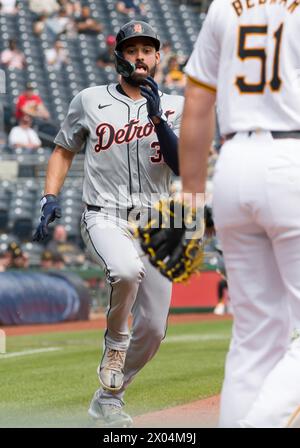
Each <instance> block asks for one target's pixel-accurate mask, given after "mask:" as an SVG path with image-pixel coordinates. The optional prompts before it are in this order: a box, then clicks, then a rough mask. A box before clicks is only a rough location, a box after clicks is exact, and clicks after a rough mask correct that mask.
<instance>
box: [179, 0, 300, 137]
mask: <svg viewBox="0 0 300 448" xmlns="http://www.w3.org/2000/svg"><path fill="white" fill-rule="evenodd" d="M299 39H300V1H299V0H214V1H213V3H212V5H211V7H210V9H209V12H208V14H207V17H206V20H205V22H204V24H203V27H202V30H201V32H200V34H199V36H198V39H197V42H196V44H195V48H194V51H193V53H192V55H191V57H190V59H189V61H188V64H187V66H186V69H185V71H186V73H187V75H188V76H189V77H191V78H192V79H194V80H195V81H196V82H199V83H200V84H202V85H203V86H206V87H208V88H209V89H212V90H216V91H217V108H218V118H219V124H220V130H221V133H222V134H223V135H224V134H228V133H231V132H238V131H251V130H259V129H262V130H273V131H287V130H300V45H299Z"/></svg>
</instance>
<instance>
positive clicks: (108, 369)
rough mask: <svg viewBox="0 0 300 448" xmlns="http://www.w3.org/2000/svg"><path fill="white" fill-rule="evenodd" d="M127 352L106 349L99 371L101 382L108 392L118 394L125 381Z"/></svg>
mask: <svg viewBox="0 0 300 448" xmlns="http://www.w3.org/2000/svg"><path fill="white" fill-rule="evenodd" d="M125 358H126V352H124V351H120V350H114V349H111V348H106V349H105V352H104V355H103V358H102V361H101V364H100V365H99V367H98V369H97V373H98V377H99V381H100V383H101V385H102V387H103V388H104V389H106V390H110V391H112V392H116V391H118V390H120V389H121V387H122V386H123V381H124V364H125Z"/></svg>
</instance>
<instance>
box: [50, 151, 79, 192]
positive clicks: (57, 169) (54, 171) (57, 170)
mask: <svg viewBox="0 0 300 448" xmlns="http://www.w3.org/2000/svg"><path fill="white" fill-rule="evenodd" d="M75 154H76V153H75V152H71V151H67V150H66V149H65V148H62V147H61V146H58V145H57V146H56V147H55V149H54V151H53V152H52V154H51V157H50V159H49V162H48V167H47V174H46V180H45V190H44V194H45V195H46V194H52V195H55V196H57V195H58V194H59V192H60V190H61V188H62V186H63V184H64V181H65V178H66V176H67V174H68V171H69V169H70V167H71V165H72V161H73V159H74V156H75Z"/></svg>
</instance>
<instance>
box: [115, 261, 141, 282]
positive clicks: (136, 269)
mask: <svg viewBox="0 0 300 448" xmlns="http://www.w3.org/2000/svg"><path fill="white" fill-rule="evenodd" d="M143 276H144V268H143V264H142V263H140V262H139V261H138V260H137V261H135V262H131V263H129V264H124V265H122V266H120V267H119V268H118V271H117V275H116V276H115V278H117V280H118V281H119V282H123V283H136V282H140V281H141V280H142V278H143Z"/></svg>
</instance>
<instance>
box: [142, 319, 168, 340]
mask: <svg viewBox="0 0 300 448" xmlns="http://www.w3.org/2000/svg"><path fill="white" fill-rule="evenodd" d="M142 327H143V329H144V333H145V335H147V336H146V337H149V335H151V341H152V344H155V343H156V345H159V344H160V343H161V341H162V340H163V339H164V337H165V333H166V328H165V325H161V323H160V321H159V320H157V321H155V320H151V321H147V322H146V321H144V322H143V323H142Z"/></svg>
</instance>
